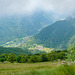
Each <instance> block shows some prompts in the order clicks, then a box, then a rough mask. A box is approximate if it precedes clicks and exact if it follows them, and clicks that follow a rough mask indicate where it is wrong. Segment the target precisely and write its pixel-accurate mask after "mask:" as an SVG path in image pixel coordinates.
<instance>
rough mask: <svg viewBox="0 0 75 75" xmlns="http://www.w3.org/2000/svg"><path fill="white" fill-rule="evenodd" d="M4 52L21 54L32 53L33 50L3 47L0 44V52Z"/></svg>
mask: <svg viewBox="0 0 75 75" xmlns="http://www.w3.org/2000/svg"><path fill="white" fill-rule="evenodd" d="M3 53H6V54H9V53H14V54H16V55H20V54H26V55H27V54H31V52H29V51H28V49H27V48H26V49H24V50H23V49H21V48H17V47H15V48H12V47H1V46H0V54H3Z"/></svg>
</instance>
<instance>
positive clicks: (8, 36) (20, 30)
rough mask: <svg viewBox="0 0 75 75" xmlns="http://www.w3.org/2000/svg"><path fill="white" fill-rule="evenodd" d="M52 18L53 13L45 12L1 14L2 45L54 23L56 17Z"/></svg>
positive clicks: (0, 40)
mask: <svg viewBox="0 0 75 75" xmlns="http://www.w3.org/2000/svg"><path fill="white" fill-rule="evenodd" d="M52 18H53V17H52V16H51V14H46V13H44V12H39V13H35V14H34V15H29V16H28V15H27V16H26V15H25V16H24V15H22V16H20V15H13V16H3V17H1V16H0V45H2V44H4V43H6V42H9V41H12V40H14V39H16V38H23V37H26V36H31V35H33V34H35V33H37V32H39V31H40V30H41V29H42V28H44V27H46V26H48V25H49V24H52V23H53V21H54V19H52Z"/></svg>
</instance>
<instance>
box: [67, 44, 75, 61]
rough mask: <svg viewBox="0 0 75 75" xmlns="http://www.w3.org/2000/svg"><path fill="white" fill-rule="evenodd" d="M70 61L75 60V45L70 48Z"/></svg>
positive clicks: (68, 55)
mask: <svg viewBox="0 0 75 75" xmlns="http://www.w3.org/2000/svg"><path fill="white" fill-rule="evenodd" d="M67 57H68V60H69V61H74V60H75V43H74V44H73V45H72V46H70V47H69V48H68V54H67Z"/></svg>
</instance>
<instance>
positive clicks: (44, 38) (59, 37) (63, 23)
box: [21, 18, 75, 50]
mask: <svg viewBox="0 0 75 75" xmlns="http://www.w3.org/2000/svg"><path fill="white" fill-rule="evenodd" d="M74 37H75V19H72V18H71V19H67V20H60V21H57V22H55V23H53V24H52V25H50V26H48V27H46V28H44V29H43V30H41V31H40V32H39V33H38V34H36V35H35V36H34V37H33V38H31V39H32V40H29V41H28V42H26V43H24V44H22V45H21V47H24V46H26V44H28V45H30V44H38V45H43V47H47V48H55V49H56V50H57V49H67V47H68V46H69V45H70V44H72V43H74V41H75V38H74Z"/></svg>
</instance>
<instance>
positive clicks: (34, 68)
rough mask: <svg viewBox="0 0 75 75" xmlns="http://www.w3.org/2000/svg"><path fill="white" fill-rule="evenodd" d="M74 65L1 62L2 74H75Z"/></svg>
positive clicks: (0, 74) (0, 73) (0, 71)
mask: <svg viewBox="0 0 75 75" xmlns="http://www.w3.org/2000/svg"><path fill="white" fill-rule="evenodd" d="M74 71H75V66H74V65H69V66H68V65H60V66H59V65H58V62H56V64H54V62H53V63H52V62H42V63H17V64H15V63H5V64H2V63H0V75H25V74H26V75H75V72H74Z"/></svg>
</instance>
